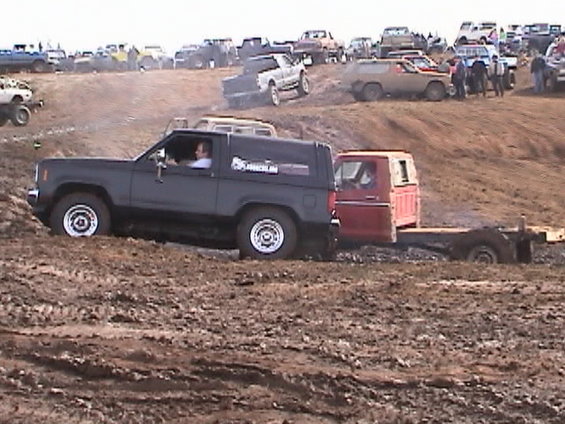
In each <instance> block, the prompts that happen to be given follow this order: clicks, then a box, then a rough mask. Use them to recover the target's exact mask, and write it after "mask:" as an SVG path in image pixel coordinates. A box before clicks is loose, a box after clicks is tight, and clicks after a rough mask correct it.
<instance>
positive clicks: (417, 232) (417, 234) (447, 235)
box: [396, 226, 565, 244]
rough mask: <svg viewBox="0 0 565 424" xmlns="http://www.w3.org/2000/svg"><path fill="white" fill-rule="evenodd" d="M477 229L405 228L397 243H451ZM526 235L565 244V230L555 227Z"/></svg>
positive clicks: (528, 231) (503, 230)
mask: <svg viewBox="0 0 565 424" xmlns="http://www.w3.org/2000/svg"><path fill="white" fill-rule="evenodd" d="M472 230H476V228H466V227H420V228H403V229H399V230H397V233H396V236H397V242H398V243H400V244H426V243H449V242H451V241H453V240H454V239H456V238H457V237H459V236H461V235H462V234H465V233H467V232H469V231H472ZM499 231H500V232H501V233H503V234H506V235H508V236H513V235H517V234H518V233H520V231H521V230H520V229H519V227H510V228H499ZM525 233H526V234H528V235H529V237H530V238H531V239H532V240H533V241H535V242H538V243H560V242H565V228H555V227H543V226H537V227H527V228H526V229H525Z"/></svg>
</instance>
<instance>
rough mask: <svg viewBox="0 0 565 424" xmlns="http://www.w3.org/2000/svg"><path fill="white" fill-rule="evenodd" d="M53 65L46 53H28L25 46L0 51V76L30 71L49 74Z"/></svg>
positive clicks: (20, 45)
mask: <svg viewBox="0 0 565 424" xmlns="http://www.w3.org/2000/svg"><path fill="white" fill-rule="evenodd" d="M54 64H55V63H54V62H53V60H51V59H50V58H49V57H48V55H47V54H46V53H42V52H38V51H30V50H29V48H27V46H26V45H25V44H16V45H15V46H14V48H13V49H11V50H10V49H3V50H0V74H1V73H7V72H19V71H31V72H49V71H51V70H53V65H54Z"/></svg>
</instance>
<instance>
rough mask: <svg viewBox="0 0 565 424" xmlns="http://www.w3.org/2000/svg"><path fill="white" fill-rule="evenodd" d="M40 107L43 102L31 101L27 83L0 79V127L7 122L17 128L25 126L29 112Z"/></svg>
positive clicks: (28, 118) (5, 78) (31, 92)
mask: <svg viewBox="0 0 565 424" xmlns="http://www.w3.org/2000/svg"><path fill="white" fill-rule="evenodd" d="M41 106H43V101H33V91H32V90H31V88H30V86H29V85H28V84H27V83H25V82H23V81H18V80H15V79H12V78H7V77H0V127H2V126H4V125H6V123H7V122H8V121H12V124H13V125H15V126H17V127H23V126H25V125H27V123H28V122H29V120H30V118H31V112H32V111H33V110H35V109H37V108H39V107H41Z"/></svg>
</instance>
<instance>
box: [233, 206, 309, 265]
mask: <svg viewBox="0 0 565 424" xmlns="http://www.w3.org/2000/svg"><path fill="white" fill-rule="evenodd" d="M297 241H298V235H297V229H296V224H295V223H294V221H293V220H292V218H291V217H290V216H289V215H288V214H287V213H286V212H284V211H283V210H281V209H277V208H273V207H260V208H255V209H251V210H249V211H248V212H246V213H245V214H244V215H243V217H242V219H241V221H240V223H239V225H238V228H237V245H238V247H239V251H240V258H246V257H249V258H253V259H286V258H289V257H291V256H292V254H293V253H294V251H295V250H296V246H297Z"/></svg>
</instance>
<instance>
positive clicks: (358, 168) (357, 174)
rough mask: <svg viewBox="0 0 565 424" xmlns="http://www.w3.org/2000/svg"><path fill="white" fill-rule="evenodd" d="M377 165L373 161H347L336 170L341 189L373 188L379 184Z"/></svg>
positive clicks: (338, 184) (336, 178)
mask: <svg viewBox="0 0 565 424" xmlns="http://www.w3.org/2000/svg"><path fill="white" fill-rule="evenodd" d="M376 171H377V167H376V164H375V163H374V162H372V161H346V162H342V163H341V164H340V165H339V166H338V168H337V169H336V170H335V176H334V177H335V181H336V185H337V187H338V189H339V190H342V191H343V190H371V189H373V188H375V187H376V186H377V177H376V175H377V172H376Z"/></svg>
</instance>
